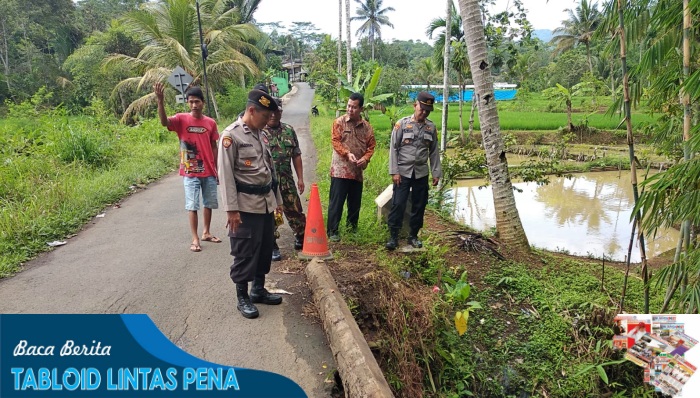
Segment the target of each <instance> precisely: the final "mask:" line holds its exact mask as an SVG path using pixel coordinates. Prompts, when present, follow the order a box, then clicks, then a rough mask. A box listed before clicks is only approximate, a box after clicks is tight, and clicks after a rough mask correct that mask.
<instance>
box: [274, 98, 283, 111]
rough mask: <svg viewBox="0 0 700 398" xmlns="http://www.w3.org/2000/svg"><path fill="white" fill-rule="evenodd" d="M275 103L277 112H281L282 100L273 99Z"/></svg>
mask: <svg viewBox="0 0 700 398" xmlns="http://www.w3.org/2000/svg"><path fill="white" fill-rule="evenodd" d="M275 102H276V103H277V108H279V110H280V111H281V110H282V100H281V99H279V98H275Z"/></svg>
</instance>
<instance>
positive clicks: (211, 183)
mask: <svg viewBox="0 0 700 398" xmlns="http://www.w3.org/2000/svg"><path fill="white" fill-rule="evenodd" d="M153 91H154V92H155V94H156V100H157V102H158V118H159V119H160V123H161V124H162V125H163V126H165V127H167V128H168V130H170V131H174V132H175V133H177V137H178V138H179V139H180V175H181V176H182V177H183V182H184V186H185V209H186V210H187V211H188V212H189V220H190V233H191V234H192V244H191V245H190V250H191V251H193V252H200V251H202V247H201V245H200V238H199V234H198V232H197V230H198V216H197V211H198V210H199V203H200V201H199V197H200V193H201V196H202V202H203V204H204V228H203V232H202V238H201V240H203V241H208V242H214V243H220V242H221V240H220V239H219V238H217V237H216V236H214V235H212V234H211V232H210V231H209V227H210V225H211V214H212V209H216V208H218V201H217V192H216V191H217V189H216V186H217V184H218V176H217V174H216V162H217V141H218V140H219V131H218V129H217V127H216V122H215V121H214V119H212V118H210V117H207V116H205V115H204V114H203V113H202V109H203V108H204V94H203V93H202V90H201V89H200V88H199V87H190V88H189V89H187V91H186V92H185V95H186V98H187V105H188V106H189V107H190V112H189V113H178V114H176V115H175V116H172V117H168V116H167V115H166V114H165V106H164V104H163V97H164V95H163V92H164V88H163V83H160V82H158V83H156V84H155V85H154V87H153Z"/></svg>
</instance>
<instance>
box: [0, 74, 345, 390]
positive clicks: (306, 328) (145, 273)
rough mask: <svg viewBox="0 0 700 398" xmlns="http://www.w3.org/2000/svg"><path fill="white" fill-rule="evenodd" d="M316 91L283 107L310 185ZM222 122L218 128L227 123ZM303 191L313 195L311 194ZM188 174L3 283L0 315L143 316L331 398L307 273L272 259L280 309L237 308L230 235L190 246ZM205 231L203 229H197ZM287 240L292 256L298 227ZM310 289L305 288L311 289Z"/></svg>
mask: <svg viewBox="0 0 700 398" xmlns="http://www.w3.org/2000/svg"><path fill="white" fill-rule="evenodd" d="M312 98H313V91H312V90H311V89H309V87H308V85H306V84H305V83H300V84H299V91H298V93H297V94H296V95H295V96H294V97H292V99H291V100H290V101H289V102H288V103H287V105H286V106H285V108H284V115H283V121H285V122H287V123H290V124H292V125H293V126H295V128H296V130H297V132H298V134H299V139H300V141H301V143H302V151H303V152H304V158H303V159H304V166H305V169H304V176H305V177H304V179H305V182H306V184H307V186H308V187H310V186H311V183H312V182H313V181H314V176H315V175H316V170H315V165H316V154H315V149H314V147H313V144H312V142H311V137H310V133H309V120H308V115H309V109H310V106H311V101H312ZM223 127H224V126H220V129H223ZM304 197H306V198H308V192H307V193H305V195H304ZM224 225H225V214H224V212H223V211H221V210H216V211H214V215H213V221H212V232H213V233H214V234H215V235H217V236H219V237H222V238H224V237H225V228H224ZM188 231H189V229H188V222H187V215H186V212H185V210H184V197H183V188H182V178H181V177H179V176H178V175H176V174H173V175H169V176H167V177H165V178H163V179H162V180H160V181H158V182H156V183H154V184H151V185H149V186H148V187H147V189H145V190H143V191H142V192H139V193H137V194H134V195H132V196H130V197H128V198H126V199H125V200H124V201H123V202H121V208H118V209H113V208H109V209H107V210H106V216H105V217H104V218H95V219H93V221H92V222H91V223H89V224H88V225H87V226H86V228H85V229H84V230H83V231H82V232H80V233H79V234H78V235H77V236H75V237H73V238H72V239H70V240H69V241H68V244H67V245H65V246H62V247H59V248H57V250H54V251H53V252H51V253H47V254H45V255H42V256H40V257H39V258H37V259H36V260H34V261H31V262H29V263H27V264H26V266H25V268H24V270H23V271H22V272H20V273H19V274H17V275H16V276H14V277H12V278H8V279H5V280H1V281H0V313H97V314H103V313H109V314H113V313H117V314H121V313H145V314H148V315H150V317H151V318H152V319H153V321H154V322H155V324H156V325H157V326H158V327H159V328H160V330H161V331H162V332H163V333H164V334H165V335H166V336H167V337H168V338H169V339H170V340H171V341H172V342H174V343H175V344H177V345H178V346H179V347H181V348H182V349H184V350H185V351H187V352H189V353H191V354H193V355H195V356H198V357H200V358H202V359H205V360H207V361H211V362H216V363H220V364H225V365H229V366H236V367H244V368H251V369H262V370H266V371H270V372H274V373H278V374H282V375H284V376H286V377H289V378H290V379H292V380H294V381H295V382H296V383H297V384H299V385H300V386H301V387H302V388H303V389H304V391H305V392H306V393H307V394H308V395H309V396H310V397H314V398H315V397H324V396H329V395H330V393H329V388H330V384H329V383H326V382H324V380H325V378H326V377H327V376H328V374H329V373H330V372H331V371H332V369H334V368H335V364H334V362H333V356H332V354H331V351H330V349H329V347H328V343H327V341H326V338H325V335H324V333H323V330H322V329H321V326H320V325H319V324H318V323H317V322H314V321H313V320H311V319H309V318H308V317H303V316H302V315H301V314H302V306H303V305H305V304H307V302H305V301H304V300H303V299H302V296H307V297H308V293H309V292H308V287H307V286H306V284H305V283H304V282H305V281H304V276H303V273H299V274H286V273H280V272H278V271H280V270H278V269H277V268H279V263H273V272H272V273H270V275H269V276H268V283H267V284H268V286H271V285H272V286H275V285H276V286H277V287H278V288H283V289H285V290H288V291H291V292H292V293H293V295H291V296H287V295H285V296H284V297H285V301H284V302H283V303H282V305H279V306H262V305H261V306H260V307H259V309H260V318H258V319H255V320H247V319H244V318H243V317H242V316H241V315H240V314H239V313H238V311H237V310H236V308H235V289H234V285H233V283H232V282H231V280H230V279H229V276H228V273H229V266H230V264H231V262H232V257H231V256H230V255H229V245H228V240H226V239H225V240H224V243H219V244H215V243H210V242H202V252H200V253H192V252H190V251H189V246H190V236H189V232H188ZM200 231H201V227H200ZM281 232H282V235H283V237H282V240H281V247H282V250H283V252H284V254H287V255H288V254H291V252H292V251H293V250H292V246H293V238H292V232H291V230H290V229H289V227H287V226H285V227H284V228H283V229H282V230H281ZM305 290H306V291H305Z"/></svg>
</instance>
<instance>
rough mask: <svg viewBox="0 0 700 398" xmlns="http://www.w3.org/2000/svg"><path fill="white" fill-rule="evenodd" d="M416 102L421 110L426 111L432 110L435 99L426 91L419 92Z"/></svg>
mask: <svg viewBox="0 0 700 398" xmlns="http://www.w3.org/2000/svg"><path fill="white" fill-rule="evenodd" d="M416 101H418V103H419V104H420V107H421V109H423V110H426V111H432V110H433V104H434V103H435V97H433V95H432V94H430V93H429V92H427V91H421V92H420V93H418V97H416Z"/></svg>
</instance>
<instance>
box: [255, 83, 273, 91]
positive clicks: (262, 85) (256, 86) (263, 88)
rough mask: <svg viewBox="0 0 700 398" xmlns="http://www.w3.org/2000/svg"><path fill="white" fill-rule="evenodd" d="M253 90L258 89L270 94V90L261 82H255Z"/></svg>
mask: <svg viewBox="0 0 700 398" xmlns="http://www.w3.org/2000/svg"><path fill="white" fill-rule="evenodd" d="M253 90H260V91H264V92H266V93H268V94H270V91H269V90H268V89H267V86H266V85H265V84H263V83H258V84H256V85H255V87H253Z"/></svg>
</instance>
